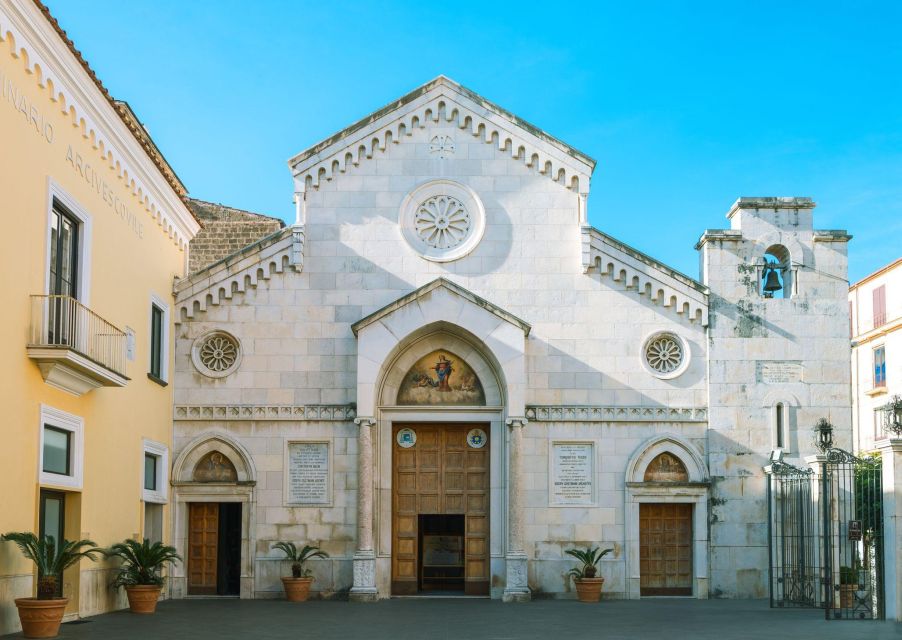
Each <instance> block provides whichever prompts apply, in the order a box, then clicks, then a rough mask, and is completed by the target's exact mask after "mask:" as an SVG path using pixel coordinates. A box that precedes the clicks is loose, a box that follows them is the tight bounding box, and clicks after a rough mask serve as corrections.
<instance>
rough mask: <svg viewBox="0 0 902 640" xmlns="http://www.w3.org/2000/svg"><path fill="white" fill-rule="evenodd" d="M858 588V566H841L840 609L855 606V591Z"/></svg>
mask: <svg viewBox="0 0 902 640" xmlns="http://www.w3.org/2000/svg"><path fill="white" fill-rule="evenodd" d="M857 589H858V568H857V567H847V566H845V565H843V566H841V567H840V568H839V607H840V609H853V608H855V591H856V590H857Z"/></svg>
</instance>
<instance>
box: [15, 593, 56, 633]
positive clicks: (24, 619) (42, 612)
mask: <svg viewBox="0 0 902 640" xmlns="http://www.w3.org/2000/svg"><path fill="white" fill-rule="evenodd" d="M68 603H69V598H53V599H52V600H38V599H37V598H16V607H17V608H18V609H19V621H20V622H21V623H22V635H23V636H25V637H26V638H55V637H56V636H58V635H59V632H60V623H62V621H63V614H64V613H65V612H66V605H67V604H68Z"/></svg>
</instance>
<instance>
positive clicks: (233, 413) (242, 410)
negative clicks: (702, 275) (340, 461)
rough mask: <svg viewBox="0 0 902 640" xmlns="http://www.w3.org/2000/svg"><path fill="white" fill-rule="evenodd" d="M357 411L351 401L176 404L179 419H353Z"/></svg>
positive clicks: (175, 417) (346, 420) (174, 412)
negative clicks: (346, 402) (279, 403)
mask: <svg viewBox="0 0 902 640" xmlns="http://www.w3.org/2000/svg"><path fill="white" fill-rule="evenodd" d="M356 415H357V413H356V411H355V410H354V407H353V406H352V405H349V404H308V405H278V404H277V405H272V404H266V405H263V404H219V405H195V404H192V405H185V404H177V405H175V408H174V410H173V418H174V419H175V420H176V421H177V422H184V421H195V420H226V421H228V420H294V421H317V422H321V421H329V422H352V421H353V420H354V418H355V417H356Z"/></svg>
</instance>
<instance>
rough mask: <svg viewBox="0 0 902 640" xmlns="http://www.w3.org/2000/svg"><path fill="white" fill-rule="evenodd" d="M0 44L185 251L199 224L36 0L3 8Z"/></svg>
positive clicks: (21, 0) (12, 1)
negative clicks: (18, 62) (69, 119)
mask: <svg viewBox="0 0 902 640" xmlns="http://www.w3.org/2000/svg"><path fill="white" fill-rule="evenodd" d="M0 42H2V43H4V44H5V45H6V47H7V50H8V52H9V54H10V55H11V57H12V58H14V59H18V60H19V61H21V63H22V64H23V65H24V67H25V71H26V72H27V73H28V74H29V75H33V76H34V78H35V82H36V84H37V86H38V87H40V88H41V89H43V90H46V92H47V93H46V94H45V95H46V96H47V97H48V99H49V101H50V102H53V103H56V105H57V107H58V108H59V109H60V111H61V112H62V113H63V114H64V115H66V116H67V117H69V118H71V122H72V126H73V127H75V128H78V129H79V131H80V133H81V136H82V138H83V139H84V140H85V141H86V143H87V144H89V145H90V146H91V148H93V149H94V150H95V151H96V152H97V154H98V156H99V157H100V158H102V161H103V162H104V164H105V165H107V166H108V167H109V168H110V169H112V170H114V171H115V172H116V174H117V176H118V177H119V178H120V179H121V180H122V182H123V186H124V187H125V188H126V189H127V190H129V191H131V193H132V194H133V195H134V196H136V197H137V198H138V200H139V201H140V202H141V204H142V206H143V208H144V209H145V210H146V211H147V213H148V214H150V216H151V218H152V219H153V220H155V221H156V222H157V224H158V226H160V227H161V229H162V230H163V232H164V233H166V234H167V235H168V236H169V237H170V238H171V239H172V241H173V242H174V243H175V244H176V245H177V246H178V247H179V248H180V249H181V250H185V249H187V246H188V242H189V241H190V240H191V238H193V237H194V235H195V234H196V233H197V232H198V230H199V229H200V224H198V222H197V221H196V220H195V219H194V217H193V216H192V214H191V212H190V211H189V210H188V207H187V206H186V205H185V203H184V201H183V200H182V199H181V194H179V193H177V192H176V191H175V189H174V188H173V187H172V185H171V184H170V183H169V180H168V179H167V177H166V176H165V175H164V174H163V173H162V172H161V170H160V169H159V168H158V167H157V165H156V164H155V163H154V162H153V161H152V160H151V159H150V157H148V156H147V154H146V153H145V150H144V149H143V148H142V147H141V145H140V143H139V142H138V140H136V139H135V138H134V136H133V134H132V132H131V131H129V129H128V127H127V125H126V124H125V122H123V120H122V118H121V116H120V115H119V113H118V112H117V111H116V110H115V108H114V106H113V105H112V104H110V102H109V100H108V99H107V98H106V97H105V96H104V95H103V94H102V93H101V91H100V89H99V88H98V87H97V85H96V84H95V82H94V81H93V80H92V79H91V78H90V77H88V75H87V72H86V71H85V69H84V67H82V66H81V64H80V63H79V62H78V61H77V60H76V59H75V58H74V56H73V54H72V52H71V51H70V50H69V48H68V46H67V45H66V43H65V42H64V41H63V40H62V38H61V37H60V35H59V34H58V33H57V32H56V30H55V29H54V28H53V26H52V25H51V24H50V23H49V22H48V20H47V18H46V17H45V16H44V15H43V14H42V13H41V11H40V9H39V8H38V6H37V5H36V4H35V3H34V2H32V1H31V0H10V1H9V2H4V3H2V4H0Z"/></svg>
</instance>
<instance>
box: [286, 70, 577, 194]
mask: <svg viewBox="0 0 902 640" xmlns="http://www.w3.org/2000/svg"><path fill="white" fill-rule="evenodd" d="M430 122H432V123H439V122H441V123H445V124H452V123H453V124H454V125H456V126H457V127H458V128H460V129H461V130H466V131H469V132H470V133H471V134H472V135H473V137H474V138H478V139H481V140H482V141H483V142H485V143H486V144H494V145H497V147H498V149H500V150H503V151H507V152H509V153H510V155H511V158H512V159H514V160H517V161H520V162H523V163H524V164H525V165H526V166H528V167H535V168H537V170H538V171H539V172H540V173H541V174H543V175H545V176H547V177H548V178H549V179H551V180H553V181H554V182H557V183H559V184H561V185H563V186H565V187H566V188H568V189H571V190H573V191H575V192H578V193H582V194H588V192H589V178H590V177H591V175H592V171H593V170H594V169H595V160H593V159H592V158H590V157H589V156H587V155H586V154H584V153H582V152H580V151H578V150H576V149H574V148H573V147H571V146H570V145H568V144H566V143H564V142H562V141H560V140H558V139H557V138H555V137H553V136H551V135H549V134H548V133H546V132H544V131H542V130H541V129H539V128H538V127H536V126H534V125H532V124H530V123H528V122H526V121H525V120H522V119H520V118H518V117H517V116H515V115H514V114H512V113H510V112H509V111H506V110H505V109H502V108H501V107H499V106H497V105H495V104H493V103H492V102H490V101H488V100H486V99H485V98H483V97H482V96H480V95H479V94H477V93H475V92H474V91H470V90H469V89H467V88H465V87H462V86H461V85H459V84H458V83H456V82H454V81H453V80H450V79H449V78H446V77H445V76H439V77H438V78H436V79H435V80H432V81H431V82H428V83H426V84H424V85H423V86H421V87H419V88H418V89H415V90H414V91H411V92H410V93H408V94H407V95H406V96H404V97H402V98H400V99H399V100H396V101H395V102H392V103H391V104H389V105H387V106H385V107H383V108H382V109H379V110H377V111H374V112H373V113H371V114H370V115H368V116H367V117H365V118H363V119H362V120H359V121H358V122H356V123H354V124H352V125H351V126H349V127H347V128H346V129H344V130H342V131H340V132H338V133H336V134H335V135H333V136H331V137H329V138H327V139H325V140H323V141H322V142H320V143H318V144H316V145H314V146H312V147H310V148H309V149H307V150H306V151H302V152H301V153H299V154H298V155H296V156H294V157H293V158H291V159H290V160H289V161H288V165H289V167H290V168H291V171H292V175H294V179H295V185H296V190H297V191H305V190H307V189H317V188H319V185H320V184H321V183H322V181H324V180H332V179H333V178H335V177H336V176H338V175H339V174H341V173H344V172H345V171H347V170H348V169H349V167H351V166H357V165H359V164H360V163H361V162H365V161H366V160H367V159H371V158H373V157H374V155H375V154H379V153H385V152H387V151H388V150H389V149H390V148H391V146H392V144H398V143H399V142H400V141H401V140H402V139H404V138H405V137H406V136H409V135H412V132H413V131H414V130H415V129H417V128H425V127H426V126H428V124H429V123H430Z"/></svg>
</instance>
